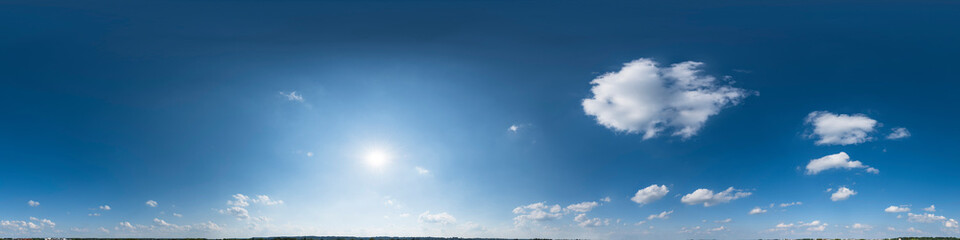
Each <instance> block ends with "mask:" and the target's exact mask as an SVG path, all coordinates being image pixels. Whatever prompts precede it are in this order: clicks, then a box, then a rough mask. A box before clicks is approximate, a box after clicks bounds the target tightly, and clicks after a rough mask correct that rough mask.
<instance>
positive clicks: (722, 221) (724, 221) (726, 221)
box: [713, 218, 733, 223]
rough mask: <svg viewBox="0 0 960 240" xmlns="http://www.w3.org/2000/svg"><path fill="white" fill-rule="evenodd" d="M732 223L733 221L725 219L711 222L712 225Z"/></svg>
mask: <svg viewBox="0 0 960 240" xmlns="http://www.w3.org/2000/svg"><path fill="white" fill-rule="evenodd" d="M732 221H733V219H731V218H727V219H724V220H717V221H713V222H714V223H729V222H732Z"/></svg>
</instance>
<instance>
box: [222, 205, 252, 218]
mask: <svg viewBox="0 0 960 240" xmlns="http://www.w3.org/2000/svg"><path fill="white" fill-rule="evenodd" d="M220 213H221V214H227V215H231V216H234V217H237V219H247V218H250V212H249V211H247V209H246V208H243V207H238V206H233V207H228V208H227V209H221V210H220Z"/></svg>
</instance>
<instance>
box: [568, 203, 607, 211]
mask: <svg viewBox="0 0 960 240" xmlns="http://www.w3.org/2000/svg"><path fill="white" fill-rule="evenodd" d="M599 205H600V204H598V203H597V202H582V203H577V204H571V205H570V206H567V207H566V208H565V209H566V210H569V211H574V212H589V211H590V210H593V208H594V207H597V206H599Z"/></svg>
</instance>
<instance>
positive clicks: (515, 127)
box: [507, 124, 520, 132]
mask: <svg viewBox="0 0 960 240" xmlns="http://www.w3.org/2000/svg"><path fill="white" fill-rule="evenodd" d="M507 130H509V131H510V132H517V130H520V126H517V125H516V124H513V125H510V127H508V128H507Z"/></svg>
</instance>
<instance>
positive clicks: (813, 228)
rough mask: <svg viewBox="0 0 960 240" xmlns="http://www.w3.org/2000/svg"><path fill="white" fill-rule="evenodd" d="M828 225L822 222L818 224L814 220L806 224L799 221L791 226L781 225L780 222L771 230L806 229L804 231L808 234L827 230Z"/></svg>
mask: <svg viewBox="0 0 960 240" xmlns="http://www.w3.org/2000/svg"><path fill="white" fill-rule="evenodd" d="M828 225H829V224H827V223H824V222H820V221H819V220H814V221H812V222H808V223H805V222H803V221H800V222H797V223H796V224H793V223H782V222H781V223H779V224H777V225H776V227H775V228H774V229H772V230H774V231H776V230H787V229H791V228H806V230H807V231H810V232H822V231H824V230H826V228H827V226H828Z"/></svg>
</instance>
